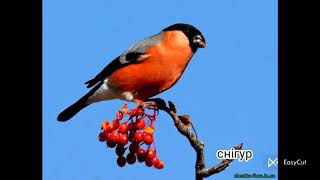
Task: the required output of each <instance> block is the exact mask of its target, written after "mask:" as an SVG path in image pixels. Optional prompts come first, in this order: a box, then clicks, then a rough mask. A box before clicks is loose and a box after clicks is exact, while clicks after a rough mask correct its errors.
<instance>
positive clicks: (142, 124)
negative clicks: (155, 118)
mask: <svg viewBox="0 0 320 180" xmlns="http://www.w3.org/2000/svg"><path fill="white" fill-rule="evenodd" d="M145 126H146V121H145V120H144V119H143V118H140V119H138V120H137V121H136V128H137V129H143V128H144V127H145Z"/></svg>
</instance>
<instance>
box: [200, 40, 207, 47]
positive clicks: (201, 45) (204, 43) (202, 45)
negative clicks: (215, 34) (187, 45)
mask: <svg viewBox="0 0 320 180" xmlns="http://www.w3.org/2000/svg"><path fill="white" fill-rule="evenodd" d="M198 44H199V47H200V48H205V47H206V42H204V41H200V42H199V43H198Z"/></svg>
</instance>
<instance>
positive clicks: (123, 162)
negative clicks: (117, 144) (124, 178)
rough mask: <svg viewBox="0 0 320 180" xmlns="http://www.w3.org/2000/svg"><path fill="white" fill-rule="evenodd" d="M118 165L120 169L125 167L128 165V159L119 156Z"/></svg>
mask: <svg viewBox="0 0 320 180" xmlns="http://www.w3.org/2000/svg"><path fill="white" fill-rule="evenodd" d="M117 164H118V166H120V167H123V166H124V165H126V158H125V157H123V156H119V157H118V159H117Z"/></svg>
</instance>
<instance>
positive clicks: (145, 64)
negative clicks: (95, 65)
mask: <svg viewBox="0 0 320 180" xmlns="http://www.w3.org/2000/svg"><path fill="white" fill-rule="evenodd" d="M205 46H206V41H205V38H204V36H203V35H202V33H201V32H200V31H199V30H198V29H197V28H196V27H194V26H193V25H190V24H185V23H176V24H173V25H170V26H168V27H166V28H164V29H162V30H161V31H160V32H158V33H157V34H154V35H152V36H150V37H147V38H145V39H143V40H141V41H139V42H137V43H135V44H133V45H132V46H131V47H129V48H128V49H127V50H126V51H124V52H123V53H122V54H121V55H120V56H118V57H117V58H115V59H114V60H112V61H111V62H110V63H109V64H108V65H106V66H105V67H104V68H103V69H102V71H101V72H100V73H98V74H97V75H96V76H95V77H93V78H92V79H91V80H89V81H87V82H85V84H86V85H87V88H92V87H93V88H92V89H91V90H90V91H89V92H88V93H87V94H85V95H84V96H83V97H81V98H80V99H79V100H78V101H76V102H75V103H74V104H72V105H71V106H69V107H68V108H66V109H65V110H64V111H62V112H61V113H60V114H59V115H58V117H57V120H58V121H62V122H65V121H67V120H69V119H71V118H72V117H73V116H74V115H75V114H77V113H78V112H79V111H81V110H82V109H83V108H85V107H87V106H88V105H90V104H93V103H96V102H100V101H106V100H112V99H120V100H125V101H128V102H134V101H136V102H137V101H141V102H143V101H145V100H147V99H148V98H151V97H153V96H156V95H158V94H160V93H162V92H164V91H166V90H168V89H169V88H171V87H172V86H173V85H175V84H176V82H177V81H178V80H179V79H180V77H181V75H182V74H183V72H184V71H185V69H186V67H187V65H188V64H189V62H190V60H191V58H192V57H193V55H194V54H195V53H196V51H197V49H198V48H205Z"/></svg>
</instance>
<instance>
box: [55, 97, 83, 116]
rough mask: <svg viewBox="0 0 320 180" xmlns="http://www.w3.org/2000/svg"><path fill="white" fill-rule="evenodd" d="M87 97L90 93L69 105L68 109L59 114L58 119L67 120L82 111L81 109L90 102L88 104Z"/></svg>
mask: <svg viewBox="0 0 320 180" xmlns="http://www.w3.org/2000/svg"><path fill="white" fill-rule="evenodd" d="M87 99H88V94H86V95H85V96H83V97H82V98H80V99H79V100H78V101H77V102H75V103H74V104H72V105H71V106H69V107H68V108H67V109H65V110H64V111H62V112H61V113H60V114H59V115H58V118H57V119H58V121H62V122H65V121H67V120H69V119H70V118H72V117H73V116H74V115H76V114H77V113H78V112H79V111H81V109H83V108H85V107H86V106H88V105H89V104H87Z"/></svg>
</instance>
